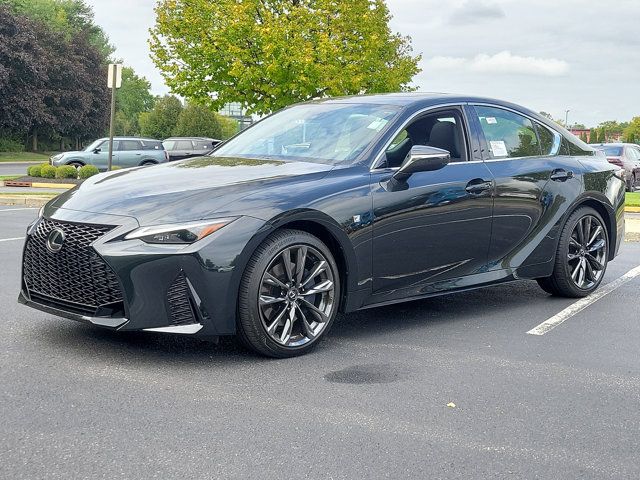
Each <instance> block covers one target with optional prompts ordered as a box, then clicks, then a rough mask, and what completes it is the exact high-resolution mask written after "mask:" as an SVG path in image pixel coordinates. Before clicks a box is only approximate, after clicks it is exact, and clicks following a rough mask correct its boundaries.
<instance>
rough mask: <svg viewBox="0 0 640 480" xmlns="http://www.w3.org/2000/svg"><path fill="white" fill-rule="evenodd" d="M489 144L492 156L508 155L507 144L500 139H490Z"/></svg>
mask: <svg viewBox="0 0 640 480" xmlns="http://www.w3.org/2000/svg"><path fill="white" fill-rule="evenodd" d="M489 145H490V146H491V153H493V156H494V157H507V156H508V155H509V153H508V152H507V146H506V145H505V144H504V142H503V141H502V140H499V141H498V140H491V141H490V142H489Z"/></svg>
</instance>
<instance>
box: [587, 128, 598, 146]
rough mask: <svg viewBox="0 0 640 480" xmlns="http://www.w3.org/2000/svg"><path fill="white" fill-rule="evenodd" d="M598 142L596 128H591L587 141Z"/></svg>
mask: <svg viewBox="0 0 640 480" xmlns="http://www.w3.org/2000/svg"><path fill="white" fill-rule="evenodd" d="M597 142H598V129H597V128H592V129H591V130H589V143H597Z"/></svg>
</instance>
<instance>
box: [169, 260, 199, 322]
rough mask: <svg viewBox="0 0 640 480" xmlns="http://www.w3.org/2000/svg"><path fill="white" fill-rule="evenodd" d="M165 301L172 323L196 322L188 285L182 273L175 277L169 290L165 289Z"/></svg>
mask: <svg viewBox="0 0 640 480" xmlns="http://www.w3.org/2000/svg"><path fill="white" fill-rule="evenodd" d="M167 302H168V304H169V313H170V314H171V323H172V324H173V325H188V324H190V323H196V319H195V317H194V315H193V308H192V307H191V300H190V299H189V286H188V285H187V279H186V277H185V276H184V274H183V273H181V274H180V275H178V276H177V277H176V279H175V280H174V281H173V283H172V284H171V286H170V287H169V290H167Z"/></svg>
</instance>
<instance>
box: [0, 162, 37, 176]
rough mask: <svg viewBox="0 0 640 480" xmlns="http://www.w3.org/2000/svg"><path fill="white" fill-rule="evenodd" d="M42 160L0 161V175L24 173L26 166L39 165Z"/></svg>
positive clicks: (25, 172)
mask: <svg viewBox="0 0 640 480" xmlns="http://www.w3.org/2000/svg"><path fill="white" fill-rule="evenodd" d="M41 163H42V162H0V176H2V175H26V174H27V168H29V167H30V166H31V165H40V164H41Z"/></svg>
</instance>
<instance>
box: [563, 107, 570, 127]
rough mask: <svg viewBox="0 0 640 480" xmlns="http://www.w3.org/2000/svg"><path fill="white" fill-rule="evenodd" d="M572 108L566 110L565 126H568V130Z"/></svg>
mask: <svg viewBox="0 0 640 480" xmlns="http://www.w3.org/2000/svg"><path fill="white" fill-rule="evenodd" d="M570 111H571V110H565V111H564V128H566V129H567V130H568V129H569V112H570Z"/></svg>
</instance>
